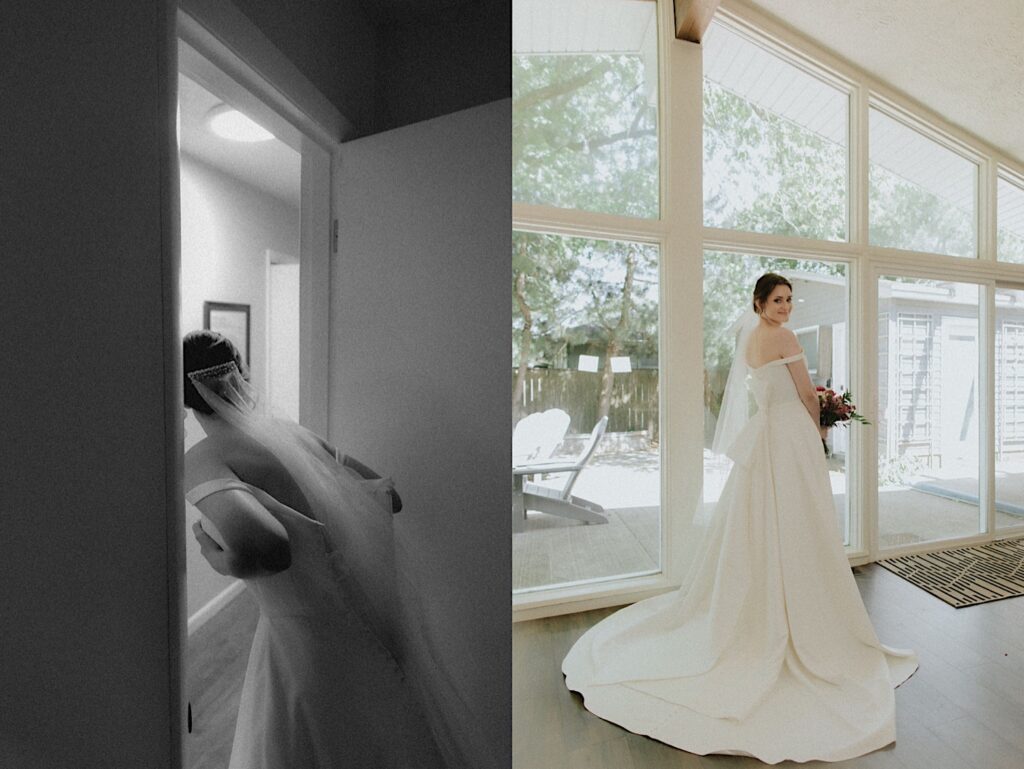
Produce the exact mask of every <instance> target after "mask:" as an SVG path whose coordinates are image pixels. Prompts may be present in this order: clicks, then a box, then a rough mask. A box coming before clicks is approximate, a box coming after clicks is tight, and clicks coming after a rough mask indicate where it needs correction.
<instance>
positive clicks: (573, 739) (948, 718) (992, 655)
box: [512, 566, 1024, 769]
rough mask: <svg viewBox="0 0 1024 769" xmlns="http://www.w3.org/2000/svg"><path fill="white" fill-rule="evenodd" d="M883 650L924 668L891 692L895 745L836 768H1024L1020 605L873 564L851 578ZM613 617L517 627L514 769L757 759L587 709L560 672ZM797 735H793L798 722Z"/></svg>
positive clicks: (694, 767) (749, 763)
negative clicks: (591, 631)
mask: <svg viewBox="0 0 1024 769" xmlns="http://www.w3.org/2000/svg"><path fill="white" fill-rule="evenodd" d="M855 573H856V577H857V584H858V586H859V588H860V591H861V595H862V596H863V597H864V602H865V605H866V606H867V607H868V611H869V613H870V615H871V619H872V621H873V622H874V624H875V629H876V630H877V632H878V636H879V638H880V639H881V641H882V642H883V643H886V644H888V645H890V646H897V647H910V648H913V649H914V650H915V651H916V652H917V654H918V658H919V660H920V663H921V667H920V669H919V670H918V671H917V673H915V674H914V676H913V677H911V678H910V680H909V681H907V682H906V683H904V684H903V685H902V686H900V687H899V688H898V689H897V690H896V735H897V737H896V743H895V744H893V745H890V746H888V747H886V748H883V749H881V750H877V751H875V752H874V753H870V754H868V755H866V756H861V757H859V758H856V759H852V760H849V761H843V762H840V763H832V764H830V763H824V762H810V763H804V764H797V763H793V762H786V763H783V764H777V765H776V766H780V767H784V766H790V767H811V766H815V767H835V768H836V769H838V768H840V767H842V768H843V769H1024V597H1022V598H1011V599H1007V600H1004V601H997V602H995V603H990V604H983V605H980V606H973V607H968V608H964V609H953V608H952V607H950V606H947V605H946V604H944V603H942V602H941V601H939V600H938V599H936V598H933V597H931V596H930V595H928V594H927V593H925V592H924V591H922V590H919V589H917V588H915V587H914V586H913V585H910V584H909V583H907V582H905V581H903V580H902V579H900V578H899V577H897V576H895V575H894V574H891V573H889V572H887V571H886V570H884V569H882V568H880V567H878V566H867V567H864V568H858V569H856V570H855ZM613 611H614V609H606V610H600V611H592V612H587V613H583V614H574V615H568V616H564V617H553V618H550V619H543V620H534V621H531V622H522V623H518V624H516V625H514V626H513V629H512V648H513V673H512V678H513V721H512V740H513V767H514V769H555V768H556V767H557V768H558V769H668V768H669V767H673V768H675V769H680V768H685V769H733V768H734V767H755V766H765V764H762V763H761V762H760V761H757V760H755V759H752V758H744V757H737V756H697V755H695V754H692V753H686V752H684V751H681V750H676V749H675V748H672V747H669V746H667V745H664V744H663V743H660V742H657V741H655V740H651V739H649V738H647V737H641V736H639V735H635V734H631V733H630V732H627V731H626V730H624V729H622V728H620V727H618V726H615V725H613V724H611V723H608V722H606V721H603V720H602V719H600V718H598V717H597V716H595V715H593V714H592V713H590V712H588V711H587V710H586V709H585V708H584V707H583V704H582V699H581V697H580V696H579V695H578V694H573V693H570V692H569V691H568V690H567V689H566V688H565V685H564V683H563V678H562V674H561V672H560V663H561V660H562V658H563V657H564V656H565V654H566V653H567V652H568V650H569V648H570V647H571V646H572V644H573V643H574V642H575V640H576V639H577V638H578V637H579V636H580V635H582V633H583V632H584V631H585V630H586V629H587V628H589V627H590V626H591V625H593V624H594V623H596V622H597V621H599V620H600V619H602V618H604V617H606V616H608V615H609V614H610V613H612V612H613ZM794 728H799V725H798V724H794Z"/></svg>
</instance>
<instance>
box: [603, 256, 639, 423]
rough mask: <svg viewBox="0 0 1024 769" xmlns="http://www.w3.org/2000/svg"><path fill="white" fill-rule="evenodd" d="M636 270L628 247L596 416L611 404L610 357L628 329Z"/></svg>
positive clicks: (618, 348) (609, 336)
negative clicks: (617, 313) (618, 304)
mask: <svg viewBox="0 0 1024 769" xmlns="http://www.w3.org/2000/svg"><path fill="white" fill-rule="evenodd" d="M635 270H636V252H635V251H634V250H633V249H632V248H630V249H629V250H628V251H627V252H626V279H625V280H624V281H623V282H622V305H621V310H620V311H619V321H618V323H616V324H615V325H614V326H613V327H611V328H609V329H608V349H607V351H606V354H605V359H604V371H603V372H602V373H601V399H600V401H598V404H597V418H598V420H600V419H601V418H602V417H606V416H608V412H609V411H610V410H611V405H612V384H613V382H614V379H615V376H614V373H613V372H612V358H614V357H615V356H617V355H618V354H619V350H620V349H621V344H620V341H619V340H620V339H621V338H622V336H623V335H624V334H625V333H626V331H628V330H629V316H630V311H631V310H632V307H633V273H634V272H635Z"/></svg>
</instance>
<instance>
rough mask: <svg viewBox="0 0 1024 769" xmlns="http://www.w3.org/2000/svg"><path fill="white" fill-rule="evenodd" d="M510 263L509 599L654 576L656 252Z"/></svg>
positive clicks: (515, 253)
mask: <svg viewBox="0 0 1024 769" xmlns="http://www.w3.org/2000/svg"><path fill="white" fill-rule="evenodd" d="M512 249H513V250H512V268H513V282H512V382H513V390H512V392H513V399H512V423H513V425H514V428H513V434H512V464H513V469H512V474H513V514H512V515H513V518H512V529H513V532H515V533H514V534H513V543H512V569H513V570H512V574H513V578H512V579H513V582H512V584H513V588H514V589H515V590H516V591H525V590H531V589H537V588H543V587H551V586H555V585H565V584H576V583H580V582H587V581H594V580H600V579H610V578H614V577H621V576H627V575H636V574H651V573H655V572H658V571H660V569H661V457H660V453H659V449H658V444H659V434H658V418H659V402H658V398H659V392H658V271H659V266H658V259H659V254H658V248H657V246H652V245H645V244H641V243H629V242H623V241H610V240H588V239H584V238H568V237H562V236H558V235H540V234H534V233H526V232H515V233H513V236H512ZM602 430H603V434H602ZM596 436H600V437H599V439H598V441H597V443H596V445H594V444H593V443H592V439H593V438H594V437H596ZM545 467H548V468H559V467H560V468H561V470H558V471H557V472H556V471H554V470H552V471H549V472H546V471H545Z"/></svg>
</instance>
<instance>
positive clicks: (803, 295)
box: [695, 251, 857, 544]
mask: <svg viewBox="0 0 1024 769" xmlns="http://www.w3.org/2000/svg"><path fill="white" fill-rule="evenodd" d="M769 271H771V272H777V273H780V274H782V275H785V276H786V277H787V278H789V280H790V282H791V283H792V284H793V314H792V315H791V317H790V322H789V324H788V327H789V328H790V329H791V330H792V331H793V332H795V333H796V335H797V338H798V339H799V340H800V344H801V345H802V346H803V348H804V352H805V353H806V354H807V361H808V368H809V370H810V372H811V380H812V381H813V382H814V384H815V385H821V386H823V387H830V388H832V389H834V390H836V392H840V393H841V392H842V391H843V390H845V389H846V385H847V383H848V382H849V381H850V368H849V337H848V334H847V329H848V328H849V326H848V323H849V286H848V270H847V266H846V265H845V264H843V263H838V262H820V261H808V260H798V259H779V258H774V257H766V256H747V255H741V254H731V253H721V252H717V251H706V252H705V253H704V504H705V506H710V505H713V504H714V503H715V502H717V501H718V495H719V494H720V493H721V490H722V486H723V485H724V483H725V479H726V477H727V476H728V473H729V470H730V469H731V467H732V463H731V462H730V461H729V460H728V459H726V458H723V457H721V456H719V455H716V454H713V453H712V452H711V444H712V441H713V440H714V436H715V424H716V421H717V419H718V411H719V408H720V407H721V404H722V394H723V392H724V390H725V380H726V378H727V377H728V374H729V367H730V366H731V365H732V360H733V353H734V351H735V347H736V339H735V334H736V328H735V322H736V321H737V320H738V319H739V317H740V316H741V314H742V313H743V312H745V311H746V309H747V308H748V307H749V306H750V300H751V294H752V292H753V288H754V283H755V282H756V281H757V278H758V277H759V276H760V275H762V274H763V273H765V272H769ZM812 363H813V365H811V364H812ZM854 395H856V393H854ZM856 402H857V399H856V398H854V403H856ZM808 418H810V417H808ZM851 429H853V430H856V429H857V426H853V427H852V428H851V427H837V428H834V429H833V430H832V434H831V439H830V440H831V443H832V446H831V448H832V456H831V457H830V458H829V462H828V464H829V477H830V479H831V482H832V495H833V498H834V500H835V512H836V525H837V527H838V529H839V531H840V533H841V534H842V536H843V542H844V543H845V544H849V543H850V521H849V503H848V497H847V492H846V490H847V469H846V464H847V463H846V458H847V455H848V454H849V451H850V432H849V431H850V430H851ZM703 520H704V521H705V522H706V521H707V516H705V517H704V519H703ZM695 523H697V522H696V521H695Z"/></svg>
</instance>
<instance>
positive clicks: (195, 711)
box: [185, 590, 259, 769]
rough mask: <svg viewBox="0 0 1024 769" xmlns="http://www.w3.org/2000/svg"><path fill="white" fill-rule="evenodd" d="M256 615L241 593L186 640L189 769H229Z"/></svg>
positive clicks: (247, 597)
mask: <svg viewBox="0 0 1024 769" xmlns="http://www.w3.org/2000/svg"><path fill="white" fill-rule="evenodd" d="M258 619H259V609H258V608H257V607H256V603H255V601H253V599H252V597H251V596H250V595H249V593H248V591H246V590H243V591H242V592H241V593H239V594H238V596H237V597H236V598H235V599H234V600H232V601H231V603H229V604H228V605H227V606H225V607H224V608H223V609H221V610H220V611H219V612H218V613H217V614H216V615H214V616H213V617H211V618H210V619H209V621H207V623H206V624H205V625H203V626H202V627H200V628H199V629H198V630H197V631H196V632H195V633H193V634H192V635H191V636H189V639H188V650H187V652H186V658H185V670H186V673H185V692H186V697H187V698H188V700H189V702H190V703H191V704H192V733H191V734H187V735H186V736H185V766H186V767H187V769H227V765H228V760H229V759H230V757H231V740H232V738H233V737H234V734H235V720H236V718H237V717H238V702H239V699H240V698H241V696H242V681H243V679H244V678H245V666H246V664H247V663H248V661H249V648H250V646H251V645H252V636H253V632H254V631H255V630H256V621H257V620H258Z"/></svg>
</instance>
